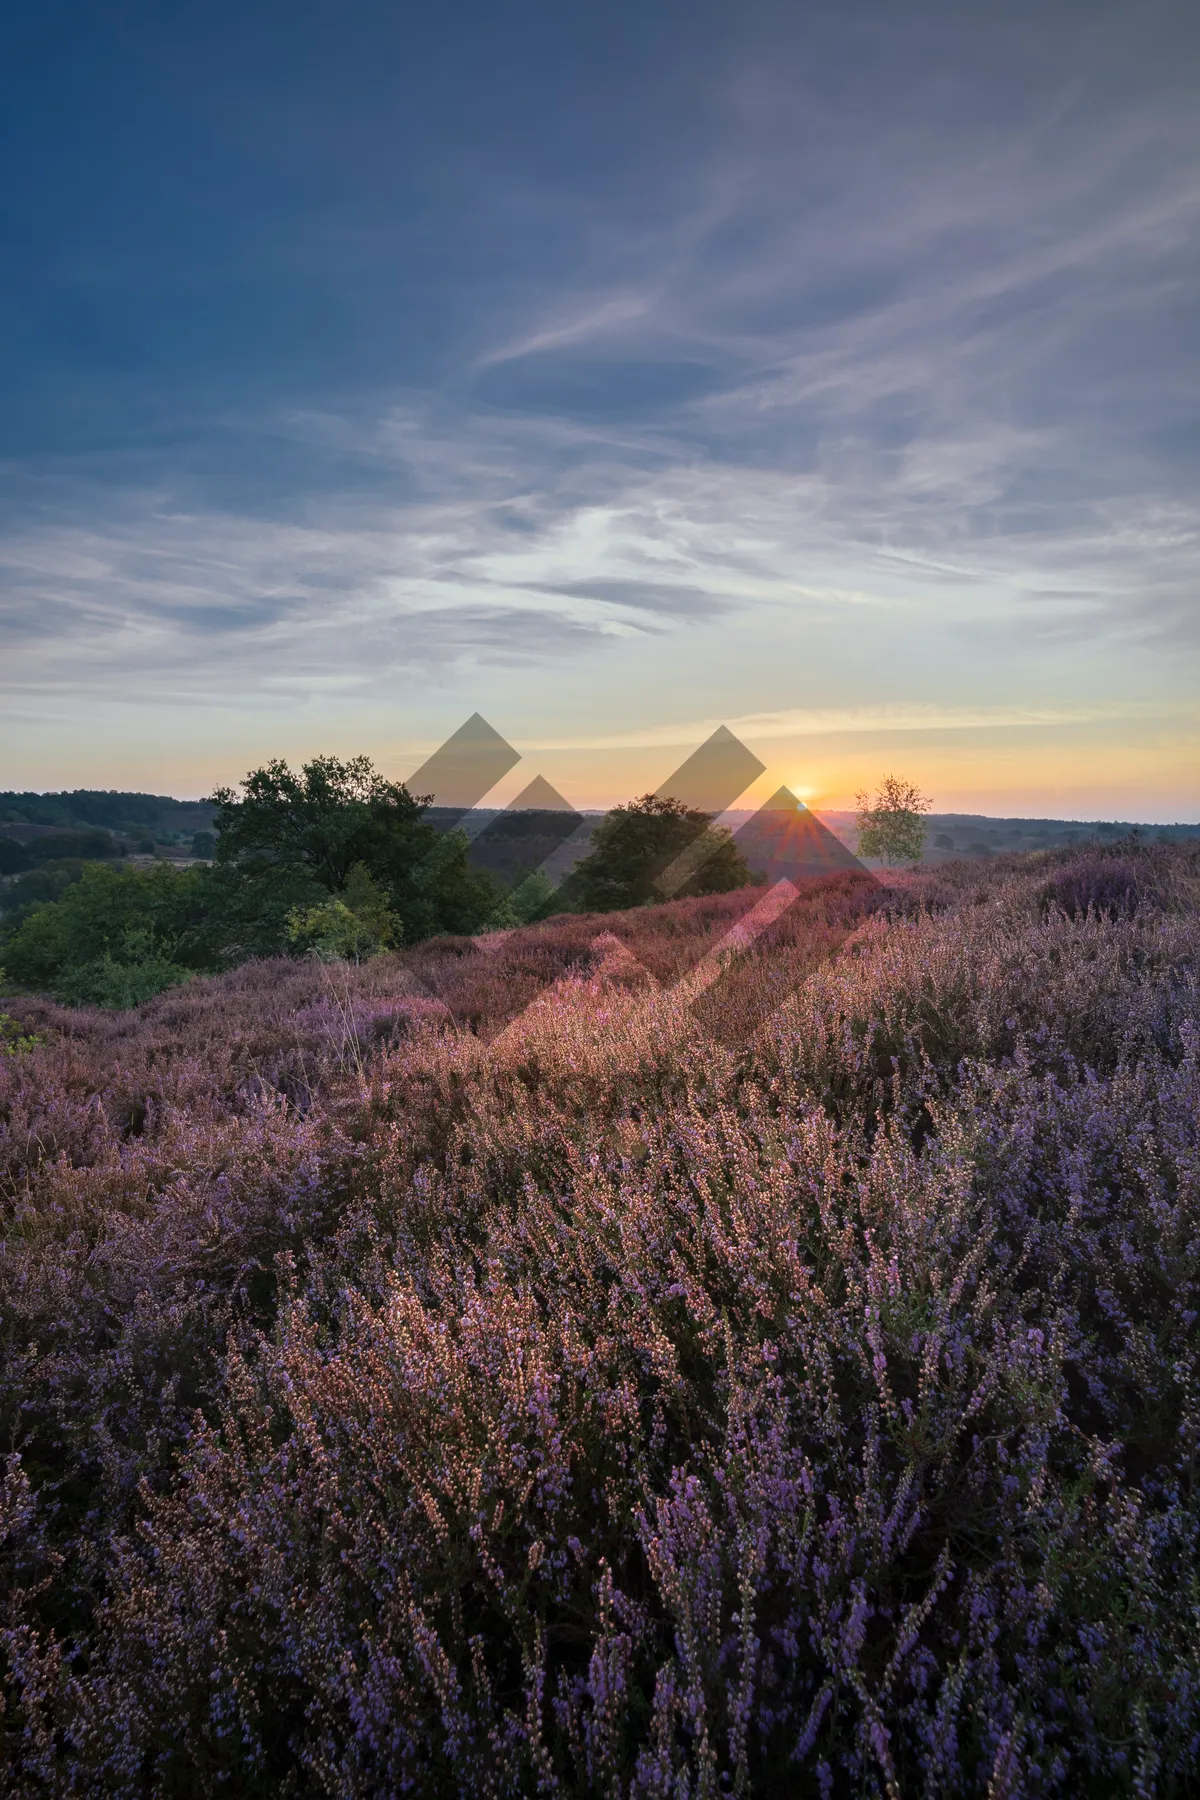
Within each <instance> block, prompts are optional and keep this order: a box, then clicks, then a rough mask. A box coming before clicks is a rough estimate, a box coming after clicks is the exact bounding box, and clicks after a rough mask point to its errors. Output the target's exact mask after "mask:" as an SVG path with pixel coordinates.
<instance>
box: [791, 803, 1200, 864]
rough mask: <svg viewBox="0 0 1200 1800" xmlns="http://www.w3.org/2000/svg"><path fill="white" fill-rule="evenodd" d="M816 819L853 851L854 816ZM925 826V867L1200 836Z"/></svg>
mask: <svg viewBox="0 0 1200 1800" xmlns="http://www.w3.org/2000/svg"><path fill="white" fill-rule="evenodd" d="M820 817H821V819H822V820H823V821H824V823H825V824H826V825H828V826H829V829H830V830H831V831H832V832H834V833H835V834H836V835H837V836H838V837H840V838H841V840H842V842H843V843H844V844H846V845H848V847H849V848H850V849H851V850H853V849H856V848H857V844H858V827H857V824H856V821H855V815H854V814H853V813H851V812H822V813H821V814H820ZM926 823H927V824H928V827H929V831H928V835H927V837H926V840H925V857H924V861H925V862H926V864H936V863H941V862H952V861H954V860H955V859H956V858H958V857H963V856H979V857H987V856H998V855H1000V854H1002V853H1003V852H1005V851H1008V852H1012V851H1020V850H1056V849H1062V848H1064V847H1065V846H1067V845H1068V844H1083V843H1105V842H1108V843H1112V842H1115V841H1116V840H1117V839H1118V838H1123V837H1128V836H1129V835H1130V833H1131V832H1137V833H1138V835H1139V836H1140V837H1142V838H1144V839H1146V840H1148V841H1151V842H1153V841H1156V840H1157V841H1159V842H1163V843H1175V842H1178V841H1180V840H1182V839H1183V838H1196V837H1200V824H1198V825H1183V824H1180V825H1143V824H1138V823H1137V822H1136V821H1134V820H1129V819H1092V820H1080V819H993V818H990V817H988V816H987V815H986V814H984V813H930V814H928V816H927V820H926Z"/></svg>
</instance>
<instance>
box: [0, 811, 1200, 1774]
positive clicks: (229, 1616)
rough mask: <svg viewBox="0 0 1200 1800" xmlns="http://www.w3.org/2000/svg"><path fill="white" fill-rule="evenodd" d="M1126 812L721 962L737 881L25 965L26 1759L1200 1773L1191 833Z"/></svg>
mask: <svg viewBox="0 0 1200 1800" xmlns="http://www.w3.org/2000/svg"><path fill="white" fill-rule="evenodd" d="M1121 859H1122V862H1123V864H1124V865H1127V866H1128V869H1130V870H1132V877H1131V881H1130V882H1129V883H1127V884H1126V886H1125V887H1124V888H1123V889H1122V893H1123V894H1124V895H1125V898H1124V899H1123V900H1122V902H1121V904H1120V905H1119V906H1118V905H1108V904H1104V905H1101V904H1098V903H1097V902H1096V900H1095V898H1094V897H1093V899H1091V900H1089V901H1087V903H1086V904H1082V905H1077V904H1074V903H1072V904H1070V905H1068V904H1066V901H1065V900H1064V898H1063V896H1064V895H1067V896H1068V897H1069V894H1070V893H1076V892H1082V891H1083V887H1084V886H1086V882H1087V880H1088V879H1090V877H1088V876H1087V871H1086V870H1084V872H1083V874H1082V875H1081V874H1080V873H1079V868H1078V864H1079V861H1080V859H1078V858H1077V859H1076V865H1077V866H1076V868H1075V869H1074V871H1073V870H1072V867H1071V866H1070V865H1069V864H1068V863H1066V862H1064V861H1063V860H1062V859H1059V860H1055V859H1052V858H1045V857H1040V858H1027V859H1010V860H1007V861H1002V860H1001V859H999V858H997V859H994V861H993V862H992V864H991V865H990V866H989V867H988V868H987V870H986V871H982V870H981V869H980V868H979V867H978V866H977V865H969V866H968V865H963V866H961V867H956V866H951V867H949V868H948V869H943V870H941V871H939V872H938V874H937V875H936V877H926V876H921V875H917V876H913V877H906V878H903V880H900V879H898V880H897V882H895V883H894V884H893V885H892V886H891V887H890V888H887V889H879V890H878V892H877V893H876V894H874V895H873V896H867V895H865V894H864V893H857V894H856V893H854V892H852V891H851V890H850V889H849V888H847V887H846V886H845V885H844V884H843V885H842V886H839V885H838V884H836V883H834V884H831V885H830V886H828V887H827V888H825V889H823V890H821V891H819V892H818V891H814V893H813V894H812V895H811V896H809V897H808V898H806V900H805V902H804V904H803V905H800V906H798V907H797V908H795V909H794V910H793V913H792V914H791V915H789V917H788V919H787V920H786V921H784V922H783V923H782V924H781V926H780V927H779V929H778V930H776V931H774V932H773V934H770V935H769V936H768V937H767V938H766V939H765V940H759V941H756V942H755V943H754V944H753V945H752V946H751V947H750V948H749V949H748V950H747V951H746V953H745V955H744V956H742V957H740V959H739V960H738V961H737V963H736V966H733V965H731V966H730V967H729V968H728V969H727V970H723V972H722V977H721V979H720V980H718V981H716V982H714V983H710V984H709V985H708V986H707V987H705V988H704V990H703V1001H704V1004H703V1005H700V1004H699V1003H696V1004H693V1003H692V1002H691V1000H690V999H689V1001H688V1004H686V1005H683V1004H680V1003H679V1000H678V997H679V994H680V993H681V992H682V991H683V987H681V984H685V982H686V978H687V977H688V975H689V971H694V970H695V969H696V968H697V966H698V965H700V964H701V963H702V959H703V958H704V957H705V956H706V955H708V954H709V952H710V951H712V950H713V948H714V946H716V945H719V942H720V939H721V936H722V935H723V933H724V932H725V931H727V930H728V928H729V926H730V925H731V924H732V923H733V921H734V920H735V919H736V918H737V917H738V916H739V912H740V909H742V908H744V907H745V906H746V905H747V904H749V903H750V902H748V901H747V900H746V898H745V896H734V895H730V896H720V897H717V898H716V899H714V900H709V901H692V902H677V903H674V904H673V905H671V906H668V907H662V908H656V909H646V911H645V912H643V913H641V914H635V915H623V916H621V917H619V918H617V919H613V920H609V919H606V920H605V921H604V922H603V930H604V931H605V932H606V933H607V934H608V935H607V937H606V939H605V943H604V944H603V945H602V946H599V947H596V946H595V939H596V937H597V935H598V933H599V931H600V929H601V927H600V926H599V925H598V924H597V922H596V921H594V920H593V921H581V920H578V919H572V920H564V921H561V922H560V921H551V922H549V923H548V924H546V925H545V926H540V927H532V928H529V929H528V930H525V931H520V932H515V933H513V934H511V936H509V937H507V938H505V939H504V941H503V942H501V943H498V944H494V945H490V946H483V947H480V946H477V945H471V944H469V943H466V942H464V941H461V940H452V941H448V942H446V943H443V944H441V945H440V946H439V945H437V944H434V945H429V946H421V947H420V949H419V951H413V952H411V953H406V954H405V955H400V956H396V957H390V958H383V959H380V960H379V961H378V962H376V963H371V964H368V965H365V966H364V967H362V968H359V969H345V970H335V971H330V970H328V969H323V968H321V967H319V966H317V965H295V964H260V965H256V966H252V967H250V968H247V969H245V970H242V971H239V972H237V973H236V974H234V975H231V976H226V977H222V978H219V979H217V980H214V981H211V982H196V983H192V984H189V985H188V986H187V987H185V988H182V989H176V990H173V991H172V992H170V993H168V994H165V995H163V996H161V997H160V998H159V999H158V1000H157V1001H154V1002H152V1003H151V1004H149V1005H147V1006H146V1007H144V1008H142V1009H140V1010H139V1011H138V1012H137V1013H136V1014H130V1015H112V1014H104V1013H98V1012H97V1013H70V1012H66V1011H63V1010H62V1009H58V1008H55V1007H52V1006H50V1005H48V1004H44V1003H40V1002H36V1003H35V1002H15V1001H9V1002H7V1004H8V1005H9V1006H10V1008H12V1009H13V1010H14V1011H16V1012H19V1014H20V1016H21V1020H22V1025H23V1027H24V1028H25V1029H27V1030H29V1031H31V1032H33V1033H34V1034H35V1035H36V1037H37V1038H38V1039H39V1040H40V1041H39V1043H38V1044H37V1045H35V1046H34V1047H33V1048H32V1049H30V1050H27V1051H26V1052H24V1053H23V1054H21V1055H16V1056H12V1057H7V1058H4V1059H3V1060H2V1061H0V1203H2V1205H3V1209H4V1210H3V1219H4V1223H3V1237H2V1241H0V1316H2V1319H3V1327H2V1330H3V1337H2V1352H3V1358H2V1364H0V1407H2V1408H3V1415H4V1416H3V1423H4V1435H5V1444H6V1446H10V1447H11V1448H10V1450H9V1454H8V1457H7V1463H6V1465H5V1474H4V1479H3V1483H2V1484H0V1606H2V1609H3V1610H2V1612H0V1662H2V1664H3V1672H4V1677H5V1682H6V1686H5V1709H4V1711H3V1713H2V1714H0V1754H2V1755H3V1758H4V1759H5V1761H4V1765H3V1766H4V1771H5V1773H4V1791H5V1792H6V1793H12V1794H14V1795H20V1796H34V1795H38V1796H42V1795H51V1794H60V1793H61V1794H97V1795H105V1794H109V1795H118V1794H119V1795H129V1796H142V1795H145V1796H150V1795H154V1796H163V1797H166V1796H176V1795H188V1794H197V1795H199V1794H208V1793H222V1792H225V1793H230V1794H239V1795H247V1796H250V1795H255V1796H256V1795H263V1796H266V1795H276V1794H281V1793H294V1794H297V1795H308V1794H314V1795H315V1794H330V1795H337V1796H346V1797H350V1796H362V1797H364V1800H365V1797H366V1796H386V1795H400V1794H429V1795H443V1794H446V1795H458V1794H461V1795H463V1796H466V1795H475V1794H481V1795H490V1796H497V1797H499V1796H506V1795H512V1796H518V1795H527V1794H534V1793H537V1794H545V1795H559V1796H568V1795H569V1796H583V1795H589V1796H590V1795H596V1796H604V1797H606V1800H649V1797H651V1796H654V1797H656V1800H668V1797H670V1800H683V1797H685V1796H686V1797H688V1800H699V1797H700V1796H713V1797H715V1796H718V1795H721V1794H764V1795H768V1794H770V1795H774V1794H780V1793H796V1794H814V1795H837V1796H841V1795H847V1796H849V1795H855V1796H857V1795H879V1796H888V1797H892V1796H908V1795H921V1796H925V1795H930V1796H951V1795H956V1796H957V1795H980V1796H984V1795H989V1796H1009V1797H1015V1796H1018V1795H1028V1796H1042V1795H1064V1796H1065V1795H1077V1794H1081V1793H1088V1794H1092V1793H1094V1794H1106V1795H1107V1794H1114V1795H1115V1794H1131V1795H1139V1796H1140V1795H1155V1794H1158V1795H1164V1796H1165V1795H1172V1794H1179V1795H1183V1794H1187V1793H1189V1792H1192V1791H1194V1790H1195V1786H1196V1783H1197V1781H1198V1780H1200V1630H1198V1625H1200V1563H1198V1557H1197V1551H1198V1547H1200V1546H1198V1542H1197V1537H1198V1533H1200V1494H1198V1491H1197V1454H1198V1446H1200V863H1198V862H1197V860H1196V859H1195V857H1194V856H1193V855H1192V854H1191V853H1190V852H1189V851H1188V850H1187V849H1186V848H1179V849H1174V848H1172V849H1170V850H1160V849H1159V848H1158V847H1153V848H1142V847H1139V846H1137V845H1133V846H1125V847H1123V849H1122V852H1121ZM1122 880H1124V876H1122ZM1072 882H1075V883H1076V886H1075V887H1074V888H1072V887H1071V883H1072ZM1081 884H1082V885H1081ZM1147 896H1150V898H1147ZM614 944H615V950H614ZM617 952H619V953H620V954H617ZM689 992H690V990H689ZM531 1002H533V1004H530V1003H531Z"/></svg>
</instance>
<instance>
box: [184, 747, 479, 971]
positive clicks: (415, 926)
mask: <svg viewBox="0 0 1200 1800" xmlns="http://www.w3.org/2000/svg"><path fill="white" fill-rule="evenodd" d="M240 785H241V794H240V795H239V794H238V793H236V792H235V791H234V790H233V789H232V788H228V787H224V788H218V789H217V791H216V792H215V793H214V794H213V796H212V804H213V805H214V807H215V808H216V814H215V817H214V819H213V829H214V831H215V833H216V839H217V848H216V867H217V868H218V869H226V870H231V869H236V870H237V871H238V872H239V873H240V874H241V876H242V877H243V879H244V880H246V881H248V882H252V883H255V882H256V883H258V884H259V885H261V884H263V883H264V882H266V883H271V884H273V883H274V882H276V881H277V880H278V878H279V877H280V876H284V877H286V878H288V879H289V880H290V882H291V883H292V885H293V886H294V887H303V886H305V885H307V886H308V887H309V888H310V889H312V890H314V891H313V892H312V893H311V897H309V896H306V895H305V894H304V893H303V892H296V893H295V895H294V898H292V900H291V902H290V905H289V907H288V909H286V910H287V911H292V910H294V909H295V907H296V906H304V905H305V904H306V902H307V904H309V905H317V904H319V903H320V900H321V896H322V893H323V894H325V895H338V894H340V893H341V892H342V891H343V889H344V888H345V886H346V883H347V881H348V880H349V878H350V874H351V871H352V870H353V869H355V868H356V867H361V868H362V869H363V870H364V871H365V872H366V873H367V874H368V875H369V876H370V877H371V879H372V881H373V882H374V883H375V884H376V885H377V886H378V887H379V889H380V890H381V891H382V892H383V894H384V895H385V897H386V902H387V906H388V908H389V909H390V910H391V911H392V912H393V913H394V914H395V915H396V916H397V917H398V918H399V920H400V921H401V924H402V926H403V930H404V936H405V938H406V940H407V941H408V942H410V943H411V942H413V941H414V940H415V939H418V938H424V937H429V936H431V935H432V934H433V933H435V932H439V931H452V932H470V931H476V930H478V929H479V928H480V926H481V925H483V924H484V922H485V921H486V920H487V918H488V917H489V915H490V913H491V912H492V911H493V910H494V908H495V905H496V902H497V898H498V894H497V889H496V886H495V883H494V882H493V881H492V880H491V878H490V877H489V876H488V875H487V874H486V872H484V871H483V870H480V869H476V868H474V867H473V866H472V864H471V861H470V856H469V852H468V845H467V839H466V837H465V836H464V834H463V833H462V832H460V831H447V832H438V831H437V830H436V829H435V828H434V826H433V825H431V824H430V823H429V821H428V820H427V819H426V818H425V817H424V813H425V809H426V807H427V806H428V805H429V799H428V797H427V796H414V795H412V794H410V793H409V791H408V788H407V787H406V786H405V784H404V783H403V782H402V781H388V780H387V779H386V778H385V777H384V776H382V775H381V774H380V773H379V772H378V770H376V769H375V767H374V766H373V764H372V762H371V760H370V758H369V757H366V756H355V757H351V758H350V759H349V761H345V762H343V761H342V760H340V759H339V758H338V757H336V756H318V757H314V759H313V760H312V761H311V762H308V763H305V764H304V765H303V766H302V768H301V769H299V770H298V771H294V770H292V769H291V768H289V766H288V764H287V763H286V762H283V761H281V760H278V759H276V760H275V761H272V762H269V763H267V764H266V765H265V767H263V768H261V769H255V770H252V771H251V773H250V774H249V775H247V776H246V779H245V780H244V781H243V782H242V783H241V784H240Z"/></svg>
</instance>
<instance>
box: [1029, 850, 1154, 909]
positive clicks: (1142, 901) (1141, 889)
mask: <svg viewBox="0 0 1200 1800" xmlns="http://www.w3.org/2000/svg"><path fill="white" fill-rule="evenodd" d="M1044 896H1045V901H1046V903H1047V904H1048V905H1054V906H1061V907H1062V909H1063V911H1064V912H1065V913H1066V914H1067V915H1068V917H1069V918H1072V919H1075V918H1079V917H1081V916H1082V915H1083V914H1084V913H1086V912H1087V911H1088V909H1089V907H1094V908H1095V910H1096V911H1097V912H1099V913H1104V914H1107V915H1108V916H1109V917H1120V916H1125V915H1128V914H1130V913H1134V912H1137V910H1138V908H1139V907H1140V906H1145V905H1149V904H1153V903H1154V901H1155V900H1156V898H1157V891H1156V887H1155V884H1154V881H1153V877H1152V876H1151V875H1150V874H1149V871H1148V869H1147V867H1146V862H1145V859H1144V858H1143V859H1141V860H1135V859H1134V858H1133V857H1131V856H1120V855H1113V854H1111V853H1110V852H1105V851H1103V850H1095V851H1093V852H1092V853H1091V854H1090V855H1088V856H1080V857H1076V858H1075V859H1074V860H1073V861H1071V862H1069V863H1067V864H1066V865H1065V867H1063V868H1061V869H1059V870H1058V871H1057V873H1056V874H1055V875H1054V877H1053V878H1052V879H1051V880H1050V881H1048V882H1047V883H1046V887H1045V889H1044Z"/></svg>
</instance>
